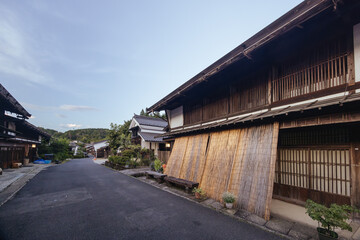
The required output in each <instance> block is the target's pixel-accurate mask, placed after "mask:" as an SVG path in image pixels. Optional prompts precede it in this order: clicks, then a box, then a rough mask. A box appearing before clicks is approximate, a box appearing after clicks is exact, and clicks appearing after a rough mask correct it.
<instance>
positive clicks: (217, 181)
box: [147, 0, 360, 219]
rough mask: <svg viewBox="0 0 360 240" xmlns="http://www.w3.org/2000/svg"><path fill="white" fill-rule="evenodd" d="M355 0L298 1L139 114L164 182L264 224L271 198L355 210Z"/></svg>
mask: <svg viewBox="0 0 360 240" xmlns="http://www.w3.org/2000/svg"><path fill="white" fill-rule="evenodd" d="M359 12H360V1H337V0H336V1H331V0H313V1H304V2H302V3H301V4H299V5H298V6H297V7H295V8H294V9H292V10H290V11H289V12H288V13H286V14H285V15H283V16H282V17H280V18H279V19H277V20H276V21H275V22H273V23H271V24H270V25H269V26H267V27H266V28H264V29H263V30H261V31H260V32H258V33H257V34H255V35H254V36H252V37H251V38H250V39H248V40H247V41H245V42H244V43H242V44H240V45H239V46H238V47H237V48H235V49H234V50H232V51H231V52H229V53H227V54H226V55H225V56H224V57H222V58H221V59H219V60H218V61H216V62H215V63H213V64H212V65H210V66H209V67H208V68H206V69H204V70H203V71H201V72H200V73H199V74H197V75H196V76H194V77H193V78H191V79H190V80H188V81H187V82H185V83H184V84H183V85H181V86H180V87H178V88H177V89H175V90H174V91H173V92H171V93H169V94H168V95H167V96H165V97H164V98H163V99H161V100H160V101H158V102H157V103H155V104H154V105H153V106H151V107H150V108H148V109H147V111H148V112H152V111H161V110H165V111H166V113H167V117H168V123H169V132H168V133H166V134H163V135H162V136H163V137H167V138H173V139H175V143H174V146H173V148H172V152H171V156H170V159H169V161H168V165H167V168H166V174H168V175H170V176H174V177H179V178H184V179H188V180H191V181H195V182H199V183H200V187H201V188H203V189H204V190H205V191H206V192H207V193H208V195H209V196H210V197H212V198H214V199H217V200H220V199H221V194H222V193H223V192H225V191H230V192H232V193H234V194H235V195H236V196H237V202H236V206H237V207H238V208H243V209H247V210H248V211H250V212H253V213H256V214H258V215H259V216H262V217H264V218H266V219H268V218H269V216H270V202H271V200H272V198H277V199H281V200H284V201H288V202H292V203H295V204H303V203H304V201H306V200H307V199H313V200H315V201H317V202H320V203H324V204H330V203H339V204H345V203H346V204H352V205H355V206H357V207H360V165H359V163H360V150H359V149H360V108H359V106H360V14H359Z"/></svg>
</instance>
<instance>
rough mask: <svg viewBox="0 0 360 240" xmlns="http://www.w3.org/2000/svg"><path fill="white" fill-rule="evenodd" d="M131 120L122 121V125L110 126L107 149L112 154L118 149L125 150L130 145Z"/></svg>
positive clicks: (113, 124)
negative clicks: (108, 148)
mask: <svg viewBox="0 0 360 240" xmlns="http://www.w3.org/2000/svg"><path fill="white" fill-rule="evenodd" d="M130 123H131V120H128V121H124V124H122V125H121V124H116V123H111V124H110V131H109V134H108V140H109V147H110V149H111V151H112V152H113V153H116V152H117V150H118V149H125V148H127V147H128V146H129V145H130V144H131V136H130V132H129V126H130Z"/></svg>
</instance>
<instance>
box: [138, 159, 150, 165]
mask: <svg viewBox="0 0 360 240" xmlns="http://www.w3.org/2000/svg"><path fill="white" fill-rule="evenodd" d="M140 164H141V165H142V166H149V165H150V159H141V161H140Z"/></svg>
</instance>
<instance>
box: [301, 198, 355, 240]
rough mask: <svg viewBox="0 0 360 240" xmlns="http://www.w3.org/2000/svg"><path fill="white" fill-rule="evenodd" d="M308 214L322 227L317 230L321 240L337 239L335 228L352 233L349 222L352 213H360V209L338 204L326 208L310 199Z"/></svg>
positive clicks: (308, 201) (307, 204)
mask: <svg viewBox="0 0 360 240" xmlns="http://www.w3.org/2000/svg"><path fill="white" fill-rule="evenodd" d="M305 208H306V213H307V214H308V215H309V216H310V217H311V218H312V219H313V220H315V221H317V222H318V225H319V226H320V225H321V227H318V228H317V231H318V234H319V239H320V240H328V239H337V238H338V234H337V233H336V232H335V228H340V229H342V230H348V231H352V228H351V226H350V225H349V223H348V222H347V220H349V218H350V216H351V213H353V212H359V210H358V209H356V208H354V207H352V206H349V205H342V206H339V205H337V204H335V203H334V204H331V205H330V207H326V206H324V205H322V204H318V203H316V202H314V201H312V200H310V199H308V200H307V201H306V205H305Z"/></svg>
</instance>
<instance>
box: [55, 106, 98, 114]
mask: <svg viewBox="0 0 360 240" xmlns="http://www.w3.org/2000/svg"><path fill="white" fill-rule="evenodd" d="M60 109H61V110H66V111H78V112H84V111H98V109H97V108H94V107H90V106H78V105H61V106H60Z"/></svg>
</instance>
